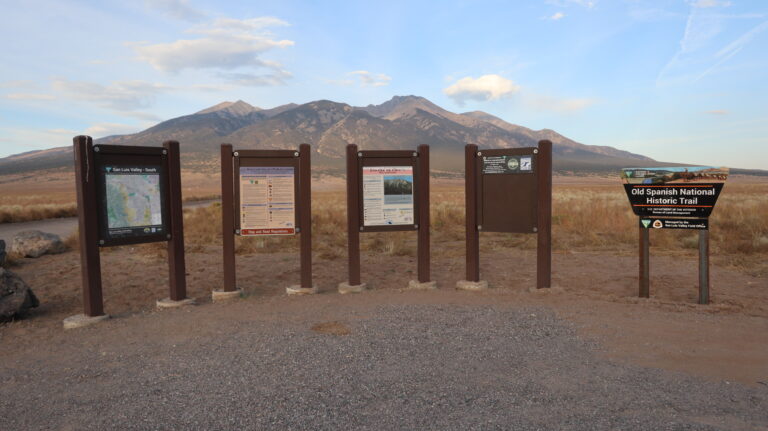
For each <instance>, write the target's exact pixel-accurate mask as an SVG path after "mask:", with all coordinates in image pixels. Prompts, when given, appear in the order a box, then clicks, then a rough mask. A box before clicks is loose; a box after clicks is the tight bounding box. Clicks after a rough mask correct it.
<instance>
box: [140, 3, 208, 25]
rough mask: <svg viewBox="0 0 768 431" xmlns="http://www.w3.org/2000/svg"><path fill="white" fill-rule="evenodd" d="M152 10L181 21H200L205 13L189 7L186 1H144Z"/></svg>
mask: <svg viewBox="0 0 768 431" xmlns="http://www.w3.org/2000/svg"><path fill="white" fill-rule="evenodd" d="M144 3H145V4H146V5H147V6H149V7H151V8H152V9H156V10H159V11H160V12H162V13H164V14H165V15H167V16H170V17H171V18H175V19H178V20H182V21H200V20H201V19H204V18H205V17H206V13H205V12H203V11H201V10H199V9H196V8H194V7H192V6H190V5H189V1H187V0H144Z"/></svg>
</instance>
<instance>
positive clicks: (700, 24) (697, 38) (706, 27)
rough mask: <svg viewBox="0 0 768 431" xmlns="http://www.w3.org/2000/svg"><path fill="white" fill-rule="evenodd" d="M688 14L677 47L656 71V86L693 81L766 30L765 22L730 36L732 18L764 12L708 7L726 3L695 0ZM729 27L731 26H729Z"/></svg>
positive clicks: (766, 24) (713, 69) (742, 18)
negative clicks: (747, 12)
mask: <svg viewBox="0 0 768 431" xmlns="http://www.w3.org/2000/svg"><path fill="white" fill-rule="evenodd" d="M689 4H690V6H691V10H690V14H689V15H688V18H687V20H686V24H685V31H684V33H683V37H682V39H681V40H680V47H679V49H678V50H677V52H676V53H675V55H674V56H673V57H672V58H671V59H670V60H669V61H668V62H667V64H666V65H664V67H663V68H662V69H661V71H659V75H658V76H657V78H656V85H664V84H671V83H684V84H685V83H694V82H696V81H698V80H700V79H702V78H704V77H705V76H707V75H709V74H710V73H712V72H713V71H715V70H716V69H717V68H718V67H719V66H721V65H722V64H723V63H725V62H726V61H727V60H728V59H730V58H731V57H733V56H735V55H736V54H737V53H739V52H740V51H741V50H742V49H743V48H744V47H745V46H746V45H747V44H749V43H750V42H751V41H752V40H753V39H755V37H756V36H757V35H758V34H759V33H761V32H763V31H764V30H766V29H768V21H763V22H762V23H760V24H758V25H756V26H754V27H752V28H751V29H750V30H749V31H747V32H743V33H741V34H740V35H739V36H737V37H735V39H734V38H733V36H730V35H731V34H733V30H731V29H730V28H729V24H730V23H731V22H732V21H734V20H744V19H752V20H754V19H761V20H763V19H764V18H765V16H764V15H763V14H753V13H751V14H735V15H734V14H723V13H720V12H718V11H716V10H711V9H712V8H714V7H716V6H721V7H725V6H727V5H728V4H729V2H718V1H712V0H698V1H696V2H691V3H689ZM731 27H732V26H731Z"/></svg>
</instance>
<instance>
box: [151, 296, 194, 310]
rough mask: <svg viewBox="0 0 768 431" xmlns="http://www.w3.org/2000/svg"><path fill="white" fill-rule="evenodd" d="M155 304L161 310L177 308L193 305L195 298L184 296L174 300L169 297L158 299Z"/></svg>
mask: <svg viewBox="0 0 768 431" xmlns="http://www.w3.org/2000/svg"><path fill="white" fill-rule="evenodd" d="M156 304H157V308H159V309H161V310H162V309H165V308H179V307H184V306H185V305H195V300H194V299H193V298H184V299H182V300H180V301H174V300H173V299H171V298H165V299H158V300H157V302H156Z"/></svg>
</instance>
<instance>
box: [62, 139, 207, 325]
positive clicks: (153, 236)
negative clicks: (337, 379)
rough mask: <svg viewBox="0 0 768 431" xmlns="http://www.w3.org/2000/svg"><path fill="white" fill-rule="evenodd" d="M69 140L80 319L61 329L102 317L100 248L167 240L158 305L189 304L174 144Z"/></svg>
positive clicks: (178, 168) (74, 319) (71, 319)
mask: <svg viewBox="0 0 768 431" xmlns="http://www.w3.org/2000/svg"><path fill="white" fill-rule="evenodd" d="M73 141H74V153H75V180H76V186H77V187H76V188H77V208H78V223H79V235H80V238H79V239H80V266H81V270H82V280H83V306H84V314H83V315H76V316H72V317H69V318H67V319H65V320H64V327H65V328H75V327H80V326H84V325H88V324H90V323H93V322H96V321H99V320H102V319H104V318H106V317H107V316H106V315H105V314H104V303H103V294H102V286H101V259H100V254H99V247H108V246H115V245H126V244H139V243H146V242H157V241H167V242H168V267H169V285H170V294H169V298H168V299H164V300H160V301H158V302H157V305H158V307H169V306H178V305H185V304H190V303H193V302H194V301H193V300H191V299H188V298H187V289H186V277H185V261H184V227H183V214H182V207H181V168H180V162H179V143H178V142H176V141H166V142H164V143H163V146H162V147H135V146H123V145H96V146H94V145H93V140H92V139H91V137H90V136H76V137H75V138H74V139H73Z"/></svg>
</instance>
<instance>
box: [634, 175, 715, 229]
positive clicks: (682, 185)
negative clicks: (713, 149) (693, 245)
mask: <svg viewBox="0 0 768 431" xmlns="http://www.w3.org/2000/svg"><path fill="white" fill-rule="evenodd" d="M621 178H622V180H623V181H624V190H625V191H626V192H627V197H628V198H629V202H630V204H631V205H632V210H633V211H634V212H635V214H636V215H639V216H647V217H709V215H710V214H711V213H712V209H713V208H714V206H715V202H717V198H718V196H719V195H720V191H721V190H722V189H723V183H725V180H726V179H727V178H728V168H715V167H711V166H683V167H663V168H628V169H623V170H622V173H621Z"/></svg>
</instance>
